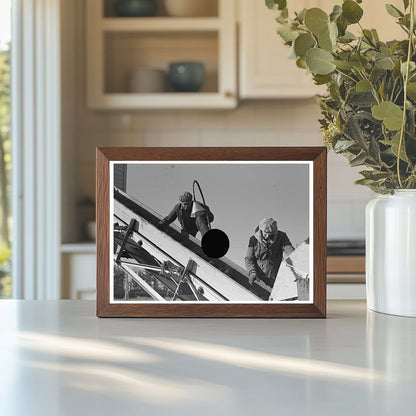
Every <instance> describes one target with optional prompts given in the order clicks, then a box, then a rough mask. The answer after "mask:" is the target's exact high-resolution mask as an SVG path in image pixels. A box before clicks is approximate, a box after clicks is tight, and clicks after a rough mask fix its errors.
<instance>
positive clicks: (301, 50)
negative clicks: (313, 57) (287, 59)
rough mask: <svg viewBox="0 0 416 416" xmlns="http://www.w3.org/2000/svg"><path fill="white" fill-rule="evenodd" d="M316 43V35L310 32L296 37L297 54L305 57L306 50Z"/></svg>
mask: <svg viewBox="0 0 416 416" xmlns="http://www.w3.org/2000/svg"><path fill="white" fill-rule="evenodd" d="M315 45H316V41H315V39H314V37H313V36H312V35H311V34H310V33H302V34H300V35H299V36H298V37H297V38H296V39H295V53H296V56H300V57H302V58H304V57H305V56H306V52H308V50H309V49H311V48H313V47H314V46H315Z"/></svg>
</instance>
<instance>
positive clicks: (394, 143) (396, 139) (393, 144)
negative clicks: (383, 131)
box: [381, 132, 409, 162]
mask: <svg viewBox="0 0 416 416" xmlns="http://www.w3.org/2000/svg"><path fill="white" fill-rule="evenodd" d="M381 142H382V143H383V144H385V145H387V146H390V148H391V151H392V152H393V154H394V156H396V157H397V156H398V155H399V144H400V132H398V133H397V134H395V135H394V136H393V138H392V139H391V140H390V141H388V140H381ZM399 158H400V159H401V160H403V161H404V162H409V159H408V158H407V155H406V149H405V141H404V140H403V142H402V146H401V148H400V156H399Z"/></svg>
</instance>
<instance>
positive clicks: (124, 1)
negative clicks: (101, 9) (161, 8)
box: [114, 0, 157, 17]
mask: <svg viewBox="0 0 416 416" xmlns="http://www.w3.org/2000/svg"><path fill="white" fill-rule="evenodd" d="M114 12H115V14H116V16H119V17H149V16H155V15H156V12H157V1H156V0H118V1H116V2H115V3H114Z"/></svg>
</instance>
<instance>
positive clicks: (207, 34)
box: [86, 0, 237, 110]
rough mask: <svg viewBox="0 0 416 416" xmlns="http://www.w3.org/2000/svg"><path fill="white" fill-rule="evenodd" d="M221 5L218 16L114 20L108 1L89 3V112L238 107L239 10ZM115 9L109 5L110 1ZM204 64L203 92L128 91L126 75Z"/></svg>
mask: <svg viewBox="0 0 416 416" xmlns="http://www.w3.org/2000/svg"><path fill="white" fill-rule="evenodd" d="M207 1H212V2H218V4H217V6H218V7H217V10H218V12H217V16H207V17H183V18H182V17H170V16H166V15H163V14H162V15H158V16H155V17H128V18H126V17H115V16H114V15H113V13H112V7H108V5H109V2H107V1H104V0H88V2H86V7H87V20H86V29H87V102H88V107H89V108H90V109H96V110H97V109H140V108H146V109H158V108H213V109H219V108H233V107H235V106H236V105H237V67H236V61H237V57H236V6H235V2H234V1H230V0H207ZM110 6H111V3H110ZM177 61H198V62H202V63H203V64H204V66H205V72H206V77H205V82H204V85H203V87H202V89H201V91H199V92H188V93H178V92H173V90H169V88H167V89H166V90H165V91H166V92H165V91H164V92H158V93H134V92H129V89H128V86H127V84H128V81H127V79H128V76H129V72H130V71H132V70H135V69H136V70H137V69H140V68H148V69H159V70H164V71H167V70H168V66H169V63H171V62H177Z"/></svg>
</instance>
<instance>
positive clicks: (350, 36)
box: [337, 25, 357, 43]
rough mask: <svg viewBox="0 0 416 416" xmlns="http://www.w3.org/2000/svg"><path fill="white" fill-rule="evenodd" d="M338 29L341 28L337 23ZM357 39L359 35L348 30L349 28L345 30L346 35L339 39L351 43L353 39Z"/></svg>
mask: <svg viewBox="0 0 416 416" xmlns="http://www.w3.org/2000/svg"><path fill="white" fill-rule="evenodd" d="M337 29H338V30H339V27H338V25H337ZM355 39H357V37H356V36H355V35H354V34H353V33H351V32H348V30H347V31H345V33H344V35H343V36H341V37H340V38H339V39H338V41H339V42H342V43H349V42H351V41H353V40H355Z"/></svg>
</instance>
